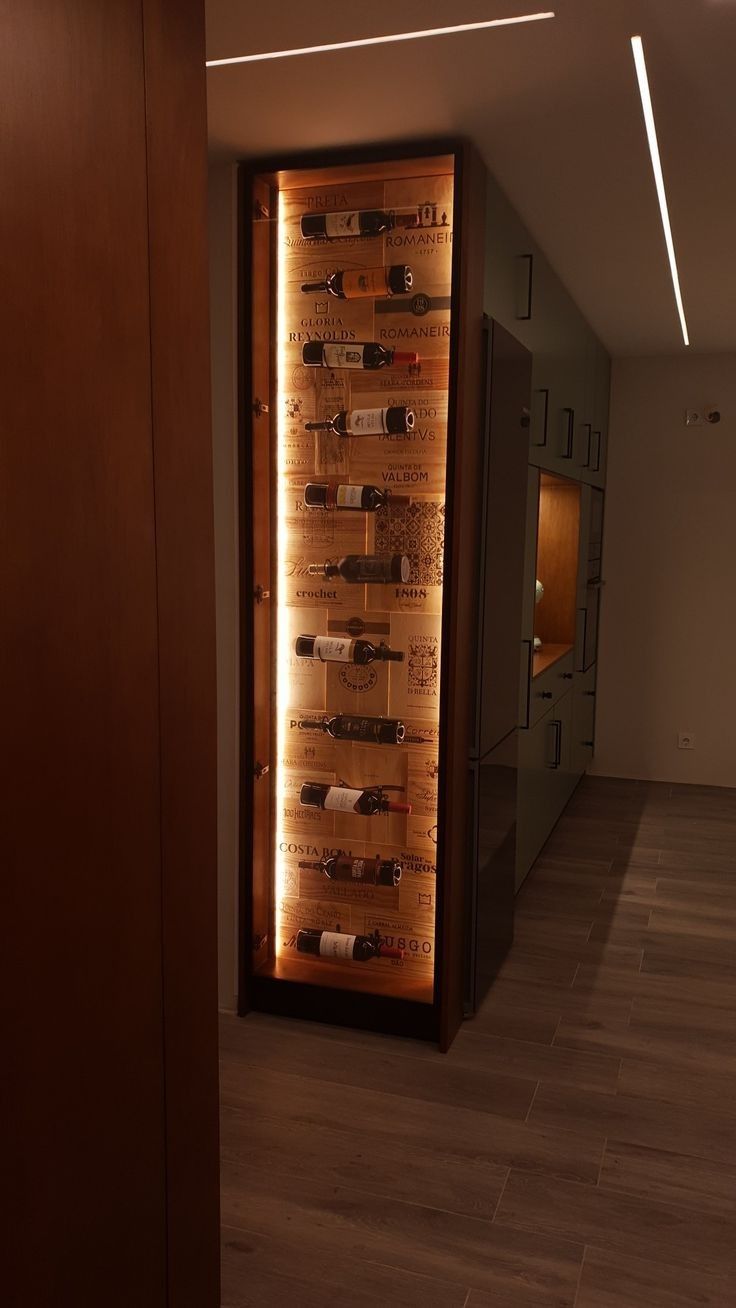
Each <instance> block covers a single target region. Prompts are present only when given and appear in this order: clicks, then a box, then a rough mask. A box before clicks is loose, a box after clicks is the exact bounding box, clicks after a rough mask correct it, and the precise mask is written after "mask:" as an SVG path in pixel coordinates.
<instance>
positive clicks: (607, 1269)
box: [468, 1249, 735, 1308]
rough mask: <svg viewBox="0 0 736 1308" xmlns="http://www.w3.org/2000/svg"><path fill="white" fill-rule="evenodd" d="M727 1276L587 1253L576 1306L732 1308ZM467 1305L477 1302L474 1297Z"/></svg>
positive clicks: (594, 1251) (594, 1252) (599, 1307)
mask: <svg viewBox="0 0 736 1308" xmlns="http://www.w3.org/2000/svg"><path fill="white" fill-rule="evenodd" d="M734 1302H735V1299H734V1286H733V1283H732V1281H731V1279H730V1278H729V1277H726V1276H718V1277H713V1276H708V1275H707V1274H706V1273H704V1272H703V1271H701V1270H697V1271H688V1270H686V1269H684V1268H682V1267H679V1266H678V1267H674V1266H672V1265H671V1264H666V1263H664V1264H663V1263H656V1262H651V1261H650V1260H649V1259H642V1258H632V1257H631V1256H630V1255H626V1256H625V1255H622V1254H618V1253H608V1252H605V1251H604V1250H602V1249H586V1250H585V1258H584V1260H583V1269H582V1273H581V1276H580V1288H579V1290H578V1297H577V1299H576V1300H575V1308H728V1305H729V1304H732V1303H734ZM468 1305H469V1306H470V1305H473V1308H475V1305H474V1304H473V1298H472V1295H471V1297H470V1299H469V1300H468Z"/></svg>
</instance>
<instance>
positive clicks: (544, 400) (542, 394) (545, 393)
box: [532, 386, 549, 449]
mask: <svg viewBox="0 0 736 1308" xmlns="http://www.w3.org/2000/svg"><path fill="white" fill-rule="evenodd" d="M534 396H535V398H536V397H539V398H538V399H536V405H535V404H534V403H532V408H533V410H534V412H535V413H537V414H538V413H539V406H540V405H541V407H542V417H541V420H537V421H535V422H534V423H533V424H532V445H534V446H536V447H537V448H538V449H541V448H542V447H543V446H544V445H546V444H547V420H548V417H549V390H548V389H547V387H546V386H540V387H539V388H538V389H537V390H536V391H535V392H534ZM539 429H541V437H542V439H541V440H536V439H535V436H536V433H537V431H538V430H539Z"/></svg>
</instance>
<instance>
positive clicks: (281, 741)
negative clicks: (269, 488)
mask: <svg viewBox="0 0 736 1308" xmlns="http://www.w3.org/2000/svg"><path fill="white" fill-rule="evenodd" d="M285 249H286V236H285V219H284V206H283V205H282V204H281V203H280V202H279V214H278V255H277V259H278V267H277V274H276V286H277V310H276V314H277V317H276V340H277V342H278V355H277V365H276V366H277V375H276V395H277V399H276V441H277V453H276V465H277V466H276V478H277V482H276V495H277V504H278V511H277V516H276V522H277V531H276V847H275V849H274V932H275V952H276V955H277V956H278V954H279V953H280V947H281V940H282V938H283V937H282V930H281V918H282V913H281V903H282V900H283V897H284V888H285V887H284V861H283V856H282V853H281V846H282V845H283V843H284V832H283V823H284V758H285V757H286V724H285V720H284V705H285V704H288V703H289V700H290V698H291V688H290V684H289V628H288V622H287V614H286V605H285V602H284V596H283V579H284V576H285V560H286V549H287V544H288V531H287V525H286V477H285V469H284V436H285V433H284V426H285V423H286V402H285V396H284V390H283V386H284V376H285V373H286V368H285V357H284V351H285V346H284V342H285V341H286V339H287V333H286V276H285V274H284V269H283V258H284V250H285Z"/></svg>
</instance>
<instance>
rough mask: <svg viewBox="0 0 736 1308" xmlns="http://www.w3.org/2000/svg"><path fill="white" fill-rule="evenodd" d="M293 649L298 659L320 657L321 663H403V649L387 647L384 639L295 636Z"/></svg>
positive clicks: (360, 664) (361, 664) (362, 664)
mask: <svg viewBox="0 0 736 1308" xmlns="http://www.w3.org/2000/svg"><path fill="white" fill-rule="evenodd" d="M294 649H295V652H296V654H297V655H298V657H299V658H300V659H320V660H321V661H322V663H355V664H357V665H358V666H364V665H365V664H367V663H373V662H374V661H375V660H378V661H379V662H382V663H403V662H404V651H403V650H399V649H389V647H388V645H386V644H385V642H384V641H381V643H380V645H374V644H373V642H372V641H370V640H361V639H357V640H348V638H347V637H344V636H297V638H296V640H295V642H294Z"/></svg>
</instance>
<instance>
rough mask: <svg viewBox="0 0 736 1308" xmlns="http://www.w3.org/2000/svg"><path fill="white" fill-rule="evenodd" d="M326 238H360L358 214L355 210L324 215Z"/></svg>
mask: <svg viewBox="0 0 736 1308" xmlns="http://www.w3.org/2000/svg"><path fill="white" fill-rule="evenodd" d="M325 235H326V236H331V237H335V236H360V212H359V210H357V209H354V210H352V211H348V212H347V213H326V214H325Z"/></svg>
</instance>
